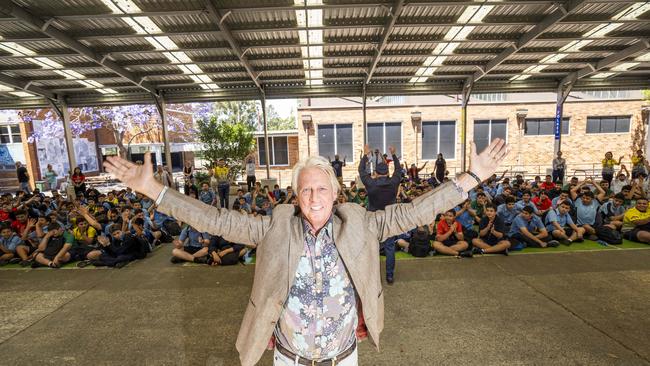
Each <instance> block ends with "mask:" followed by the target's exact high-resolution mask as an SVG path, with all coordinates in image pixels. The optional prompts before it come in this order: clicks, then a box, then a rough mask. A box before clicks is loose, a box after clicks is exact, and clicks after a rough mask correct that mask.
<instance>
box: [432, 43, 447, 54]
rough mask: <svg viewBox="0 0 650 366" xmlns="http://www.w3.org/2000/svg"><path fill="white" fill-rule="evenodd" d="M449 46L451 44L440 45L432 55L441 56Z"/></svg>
mask: <svg viewBox="0 0 650 366" xmlns="http://www.w3.org/2000/svg"><path fill="white" fill-rule="evenodd" d="M447 45H449V43H438V45H437V46H436V48H434V49H433V51H431V54H432V55H439V54H441V53H442V51H444V50H445V48H446V47H447Z"/></svg>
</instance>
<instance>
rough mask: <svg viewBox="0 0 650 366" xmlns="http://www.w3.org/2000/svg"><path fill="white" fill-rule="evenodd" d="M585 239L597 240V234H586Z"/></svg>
mask: <svg viewBox="0 0 650 366" xmlns="http://www.w3.org/2000/svg"><path fill="white" fill-rule="evenodd" d="M587 239H589V240H593V241H596V240H598V235H596V234H591V235H589V236H587Z"/></svg>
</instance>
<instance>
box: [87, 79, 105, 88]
mask: <svg viewBox="0 0 650 366" xmlns="http://www.w3.org/2000/svg"><path fill="white" fill-rule="evenodd" d="M86 82H87V83H88V84H90V85H92V86H94V87H95V88H103V87H104V84H102V83H100V82H97V81H95V80H87V81H86Z"/></svg>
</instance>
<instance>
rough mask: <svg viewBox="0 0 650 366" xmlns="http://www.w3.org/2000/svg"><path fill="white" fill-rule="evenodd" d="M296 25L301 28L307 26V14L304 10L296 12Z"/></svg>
mask: <svg viewBox="0 0 650 366" xmlns="http://www.w3.org/2000/svg"><path fill="white" fill-rule="evenodd" d="M296 23H297V24H298V26H299V27H306V26H307V13H306V12H305V11H304V10H296Z"/></svg>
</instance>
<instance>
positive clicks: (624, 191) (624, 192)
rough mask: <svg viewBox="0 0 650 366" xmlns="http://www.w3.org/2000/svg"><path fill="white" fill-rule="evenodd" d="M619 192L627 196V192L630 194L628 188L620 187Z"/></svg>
mask: <svg viewBox="0 0 650 366" xmlns="http://www.w3.org/2000/svg"><path fill="white" fill-rule="evenodd" d="M621 193H623V194H624V195H626V196H627V195H628V194H630V190H629V189H621Z"/></svg>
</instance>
